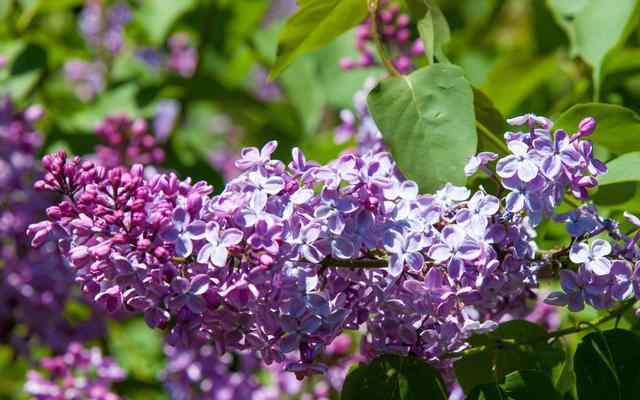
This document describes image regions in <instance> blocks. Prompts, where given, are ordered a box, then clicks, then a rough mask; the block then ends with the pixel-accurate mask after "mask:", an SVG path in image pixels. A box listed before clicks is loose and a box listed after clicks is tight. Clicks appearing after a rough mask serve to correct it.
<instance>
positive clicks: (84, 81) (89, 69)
mask: <svg viewBox="0 0 640 400" xmlns="http://www.w3.org/2000/svg"><path fill="white" fill-rule="evenodd" d="M106 73H107V71H106V68H105V66H104V64H103V63H102V62H101V61H95V62H86V61H82V60H78V59H71V60H69V61H67V62H65V64H64V75H65V79H66V80H67V81H69V82H70V83H71V84H72V87H73V90H74V92H75V94H76V96H78V98H79V99H80V100H82V101H91V100H93V99H94V98H95V97H96V96H97V95H98V94H100V93H102V92H103V91H104V89H105V86H106Z"/></svg>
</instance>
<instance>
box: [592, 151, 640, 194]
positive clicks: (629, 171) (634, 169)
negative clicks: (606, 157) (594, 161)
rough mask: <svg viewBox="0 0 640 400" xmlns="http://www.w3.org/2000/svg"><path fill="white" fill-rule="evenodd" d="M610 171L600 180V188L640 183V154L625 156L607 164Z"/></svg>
mask: <svg viewBox="0 0 640 400" xmlns="http://www.w3.org/2000/svg"><path fill="white" fill-rule="evenodd" d="M607 167H608V168H609V170H608V171H607V173H606V174H604V175H602V176H601V177H599V178H598V183H599V184H600V186H603V185H610V184H612V183H621V182H635V181H640V152H633V153H627V154H623V155H621V156H620V157H618V158H616V159H614V160H611V161H609V162H608V163H607Z"/></svg>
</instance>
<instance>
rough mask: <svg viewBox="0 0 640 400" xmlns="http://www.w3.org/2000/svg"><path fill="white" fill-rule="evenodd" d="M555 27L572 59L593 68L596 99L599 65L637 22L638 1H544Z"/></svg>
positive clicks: (599, 77) (639, 11)
mask: <svg viewBox="0 0 640 400" xmlns="http://www.w3.org/2000/svg"><path fill="white" fill-rule="evenodd" d="M547 4H548V5H549V7H550V8H551V10H552V12H553V14H554V17H555V19H556V21H557V22H558V24H559V25H560V26H562V28H564V30H565V31H566V32H567V36H568V37H569V41H570V42H571V50H572V53H573V55H574V56H580V57H581V58H582V59H584V60H585V61H586V62H587V63H589V65H591V66H592V67H593V80H594V86H595V93H596V96H595V97H596V99H597V97H598V93H599V86H600V81H601V71H602V64H603V63H604V61H605V58H606V57H607V55H608V54H609V53H610V51H611V50H612V49H614V48H615V47H616V46H617V45H619V44H621V43H622V42H624V40H625V39H626V37H627V36H628V35H629V34H630V33H631V31H632V28H633V27H634V26H635V24H636V22H637V21H638V15H639V13H640V3H639V2H638V1H637V0H616V1H615V2H612V1H611V0H547Z"/></svg>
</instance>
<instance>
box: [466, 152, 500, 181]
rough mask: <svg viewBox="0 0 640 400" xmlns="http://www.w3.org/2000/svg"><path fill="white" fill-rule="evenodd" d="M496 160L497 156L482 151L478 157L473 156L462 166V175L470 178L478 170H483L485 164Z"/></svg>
mask: <svg viewBox="0 0 640 400" xmlns="http://www.w3.org/2000/svg"><path fill="white" fill-rule="evenodd" d="M497 159H498V155H497V154H496V153H491V152H488V151H483V152H480V153H478V155H476V156H473V157H471V158H470V159H469V161H468V162H467V164H466V165H465V166H464V174H465V175H466V176H471V175H473V174H475V173H476V172H478V170H479V169H483V168H486V167H487V164H488V163H489V162H490V161H495V160H497Z"/></svg>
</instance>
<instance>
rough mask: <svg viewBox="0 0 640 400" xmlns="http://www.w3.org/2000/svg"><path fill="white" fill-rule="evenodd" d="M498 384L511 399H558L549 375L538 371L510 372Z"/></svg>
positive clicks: (558, 395)
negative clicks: (501, 382) (502, 381)
mask: <svg viewBox="0 0 640 400" xmlns="http://www.w3.org/2000/svg"><path fill="white" fill-rule="evenodd" d="M500 386H501V388H502V390H504V392H505V394H506V395H507V396H508V398H509V399H513V400H541V399H544V400H560V394H559V393H558V392H556V390H555V389H554V388H553V385H552V384H551V380H550V379H549V377H548V376H547V375H545V374H544V373H542V372H540V371H516V372H512V373H510V374H509V375H507V376H506V377H505V381H504V384H502V385H500Z"/></svg>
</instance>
